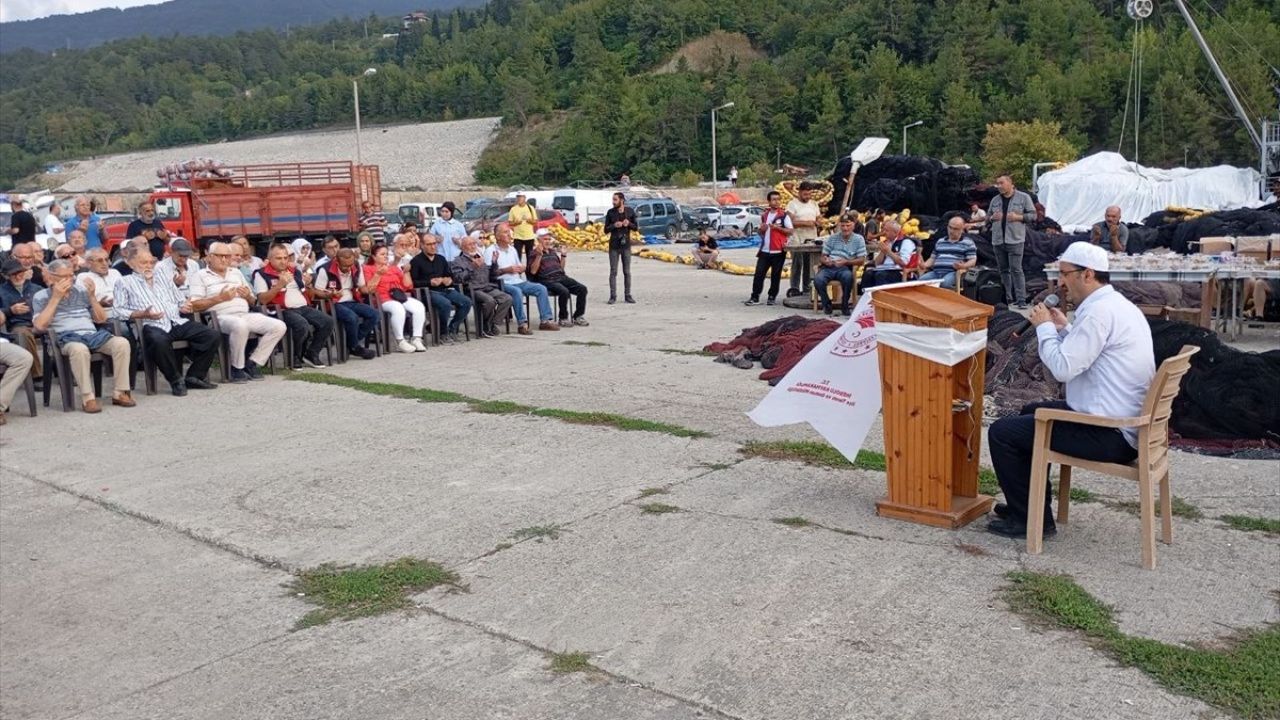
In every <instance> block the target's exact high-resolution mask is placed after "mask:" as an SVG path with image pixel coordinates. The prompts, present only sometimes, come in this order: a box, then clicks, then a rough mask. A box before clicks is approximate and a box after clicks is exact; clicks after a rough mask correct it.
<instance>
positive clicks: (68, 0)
mask: <svg viewBox="0 0 1280 720" xmlns="http://www.w3.org/2000/svg"><path fill="white" fill-rule="evenodd" d="M164 1H165V0H3V1H0V22H9V21H10V20H33V19H35V18H42V17H47V16H49V15H69V14H71V13H82V12H89V11H90V10H100V9H102V8H110V7H117V8H127V7H136V6H138V5H156V4H158V3H161V2H164Z"/></svg>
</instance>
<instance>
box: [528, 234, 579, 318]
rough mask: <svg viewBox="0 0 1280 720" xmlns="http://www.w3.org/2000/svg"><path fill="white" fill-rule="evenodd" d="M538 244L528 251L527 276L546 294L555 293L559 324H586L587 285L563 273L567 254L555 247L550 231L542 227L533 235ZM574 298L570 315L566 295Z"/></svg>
mask: <svg viewBox="0 0 1280 720" xmlns="http://www.w3.org/2000/svg"><path fill="white" fill-rule="evenodd" d="M536 237H537V239H538V243H537V245H535V246H534V248H533V251H532V252H531V253H529V277H531V278H533V279H534V280H535V281H537V282H538V283H540V284H542V285H543V286H545V287H546V288H547V293H548V294H550V295H555V296H556V299H557V301H558V303H559V305H560V327H569V326H571V325H580V326H584V327H585V326H587V325H590V324H591V323H589V322H587V317H586V315H587V286H586V285H583V284H582V283H580V282H578V281H577V280H574V279H573V278H571V277H569V276H568V275H566V274H565V272H564V266H565V263H566V261H567V260H568V257H567V256H566V255H565V252H564V250H562V249H561V248H559V247H557V246H554V245H553V243H552V241H551V233H549V232H548V231H547V230H546V229H545V228H544V229H542V230H539V231H538V232H537V234H536ZM570 297H575V298H577V301H578V302H577V305H576V306H575V307H574V311H573V317H572V318H570V317H569V298H570Z"/></svg>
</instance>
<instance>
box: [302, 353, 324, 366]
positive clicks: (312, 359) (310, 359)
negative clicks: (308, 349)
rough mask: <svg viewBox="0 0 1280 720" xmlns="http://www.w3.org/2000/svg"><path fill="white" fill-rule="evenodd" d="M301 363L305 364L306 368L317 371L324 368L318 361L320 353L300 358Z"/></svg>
mask: <svg viewBox="0 0 1280 720" xmlns="http://www.w3.org/2000/svg"><path fill="white" fill-rule="evenodd" d="M302 362H303V363H306V365H307V367H313V368H316V369H317V370H318V369H320V368H323V367H324V363H323V362H321V361H320V353H318V352H314V353H311V354H310V355H304V356H302Z"/></svg>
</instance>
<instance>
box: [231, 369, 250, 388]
mask: <svg viewBox="0 0 1280 720" xmlns="http://www.w3.org/2000/svg"><path fill="white" fill-rule="evenodd" d="M231 382H232V384H235V385H241V384H243V383H247V382H249V373H248V372H246V371H245V370H242V369H240V368H236V367H233V368H231Z"/></svg>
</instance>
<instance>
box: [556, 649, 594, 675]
mask: <svg viewBox="0 0 1280 720" xmlns="http://www.w3.org/2000/svg"><path fill="white" fill-rule="evenodd" d="M547 669H548V670H550V671H551V672H553V673H556V674H558V675H568V674H569V673H576V672H590V671H592V670H595V666H594V665H592V664H591V656H590V655H588V654H587V653H584V652H563V653H551V664H550V665H548V666H547Z"/></svg>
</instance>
